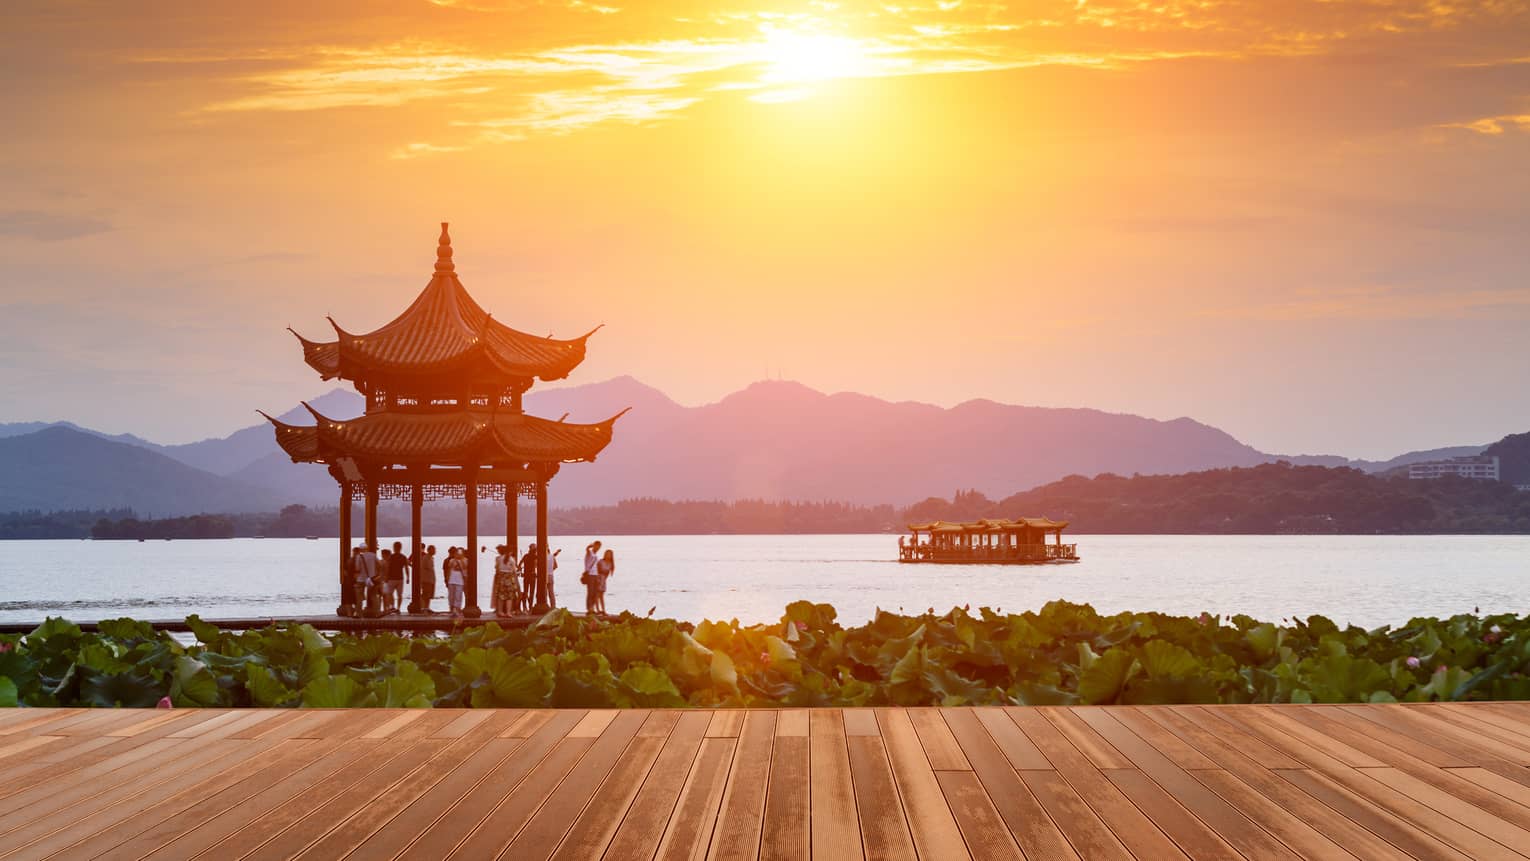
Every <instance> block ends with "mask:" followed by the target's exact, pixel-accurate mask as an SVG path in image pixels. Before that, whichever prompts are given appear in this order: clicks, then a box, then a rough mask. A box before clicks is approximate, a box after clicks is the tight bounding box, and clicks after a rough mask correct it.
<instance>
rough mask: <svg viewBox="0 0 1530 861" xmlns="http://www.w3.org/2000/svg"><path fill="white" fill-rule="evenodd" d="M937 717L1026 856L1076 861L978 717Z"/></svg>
mask: <svg viewBox="0 0 1530 861" xmlns="http://www.w3.org/2000/svg"><path fill="white" fill-rule="evenodd" d="M937 714H939V715H941V716H942V717H943V718H944V722H945V723H946V724H947V725H948V727H949V731H950V733H951V734H952V737H953V738H954V739H955V741H956V742H957V743H958V744H959V745H960V746H961V751H962V753H963V754H964V756H963V759H964V760H965V761H967V762H970V763H972V769H973V771H974V772H975V773H976V774H977V777H978V782H979V784H980V785H981V786H982V787H983V790H984V791H985V792H987V793H988V797H989V799H990V800H991V802H992V804H993V806H994V809H995V810H997V811H998V814H999V818H1001V819H1002V820H1004V824H1005V825H1006V826H1008V827H1009V830H1010V833H1011V834H1012V835H1013V836H1014V838H1015V842H1016V843H1017V844H1019V846H1020V850H1021V851H1022V852H1024V853H1025V857H1026V858H1030V859H1069V861H1076V859H1077V858H1078V854H1077V853H1075V852H1074V851H1073V847H1072V846H1070V845H1069V843H1068V839H1067V838H1066V837H1064V836H1063V833H1062V831H1061V830H1059V829H1058V827H1057V825H1056V823H1054V822H1053V821H1052V819H1051V817H1050V816H1048V815H1047V811H1046V808H1044V807H1042V806H1041V802H1040V801H1037V800H1036V796H1035V795H1033V794H1031V790H1030V788H1029V787H1027V786H1026V784H1025V782H1024V781H1022V780H1021V779H1020V776H1019V775H1018V774H1016V773H1015V770H1014V769H1013V768H1010V767H1009V761H1008V760H1007V759H1006V758H1005V757H1004V754H1003V753H1002V752H1000V750H999V746H998V745H997V744H995V743H994V741H993V737H992V736H990V735H989V734H988V730H986V729H984V728H983V724H982V723H980V722H979V721H978V719H977V716H976V715H974V714H972V713H971V712H969V711H966V710H964V709H949V710H944V711H942V712H937ZM970 842H971V841H970V840H969V844H970ZM1123 854H1124V853H1123Z"/></svg>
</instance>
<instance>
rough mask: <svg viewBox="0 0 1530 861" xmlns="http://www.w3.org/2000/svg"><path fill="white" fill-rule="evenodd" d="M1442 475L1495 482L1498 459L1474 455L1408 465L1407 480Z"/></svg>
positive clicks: (1422, 461)
mask: <svg viewBox="0 0 1530 861" xmlns="http://www.w3.org/2000/svg"><path fill="white" fill-rule="evenodd" d="M1442 475H1459V476H1461V477H1462V478H1480V479H1483V480H1486V481H1497V480H1498V458H1497V457H1496V456H1495V457H1487V456H1485V455H1476V456H1473V457H1453V458H1450V459H1448V460H1421V461H1419V462H1418V463H1410V464H1408V477H1409V478H1439V477H1440V476H1442Z"/></svg>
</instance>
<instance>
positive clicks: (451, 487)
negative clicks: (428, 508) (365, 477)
mask: <svg viewBox="0 0 1530 861" xmlns="http://www.w3.org/2000/svg"><path fill="white" fill-rule="evenodd" d="M509 486H513V487H514V488H515V495H516V496H517V497H519V498H521V499H536V498H537V486H536V484H535V483H532V482H517V483H515V484H514V485H506V484H503V483H499V484H480V485H478V499H479V501H486V500H489V501H494V502H504V501H505V491H506V488H507V487H509ZM420 495H421V497H422V498H423V499H424V501H425V502H436V501H437V500H441V499H466V498H467V488H466V487H464V486H463V485H461V484H426V485H422V486H421V487H420ZM377 498H378V499H401V500H403V501H405V502H408V501H409V500H410V499H413V498H414V489H413V485H409V484H380V485H378V486H377Z"/></svg>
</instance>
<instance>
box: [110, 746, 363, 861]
mask: <svg viewBox="0 0 1530 861" xmlns="http://www.w3.org/2000/svg"><path fill="white" fill-rule="evenodd" d="M286 741H288V743H289V745H290V752H289V753H288V754H287V755H286V756H282V757H275V758H270V759H263V760H262V763H261V765H260V767H259V768H257V769H255V770H254V771H253V772H252V773H251V774H250V775H249V776H248V777H246V778H244V779H242V780H239V781H238V782H237V783H235V784H234V785H233V786H231V787H229V788H227V789H224V790H222V791H220V792H216V793H206V792H198V793H197V795H199V796H201V797H197V798H193V799H192V803H191V804H190V805H189V806H186V807H183V808H181V809H180V810H179V811H176V812H172V811H170V810H162V811H157V812H156V813H155V814H154V815H153V818H148V817H145V818H143V820H142V821H141V822H139V823H136V824H138V825H140V826H141V828H140V829H139V830H138V831H137V832H136V833H130V832H119V833H118V834H117V835H115V836H117V837H118V840H117V841H116V842H115V844H114V845H113V846H112V847H111V848H109V849H106V850H105V851H102V852H101V853H100V854H98V855H95V856H86V857H95V858H99V859H102V861H128V859H135V858H143V857H145V856H147V855H150V854H151V853H153V852H156V851H158V850H159V849H160V848H161V847H164V846H165V845H167V844H169V843H171V842H173V841H174V840H176V839H177V838H178V837H180V836H182V835H185V834H187V833H188V832H190V831H192V830H193V829H195V828H197V827H199V826H201V825H202V824H204V823H207V822H210V821H212V820H213V819H214V818H217V817H219V816H222V815H224V814H225V813H228V812H229V811H231V810H232V808H234V807H236V806H238V805H240V804H243V803H246V802H248V801H249V799H251V798H253V797H254V796H256V795H257V794H259V793H260V792H262V791H264V790H266V789H269V788H271V787H273V786H275V785H277V784H278V783H281V782H286V781H289V780H294V779H296V777H297V775H299V774H302V773H303V772H304V771H305V770H306V769H308V768H311V767H312V764H313V763H318V762H323V761H324V760H325V759H327V758H328V757H330V756H332V755H334V753H335V751H336V750H337V749H338V748H339V747H340V746H341V744H343V742H340V741H339V740H320V739H296V740H286ZM82 848H83V847H82Z"/></svg>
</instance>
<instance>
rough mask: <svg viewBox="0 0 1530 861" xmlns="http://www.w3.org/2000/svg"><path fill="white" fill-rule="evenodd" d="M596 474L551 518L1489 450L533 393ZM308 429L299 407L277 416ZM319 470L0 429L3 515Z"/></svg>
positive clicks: (327, 404)
mask: <svg viewBox="0 0 1530 861" xmlns="http://www.w3.org/2000/svg"><path fill="white" fill-rule="evenodd" d="M311 403H313V405H314V407H315V408H316V409H318V410H319V411H320V412H322V413H324V414H325V415H329V416H332V417H335V418H348V417H352V416H355V415H358V414H359V413H360V412H361V410H362V399H361V397H360V396H359V395H357V394H356V393H354V392H351V391H348V390H342V389H336V390H334V391H331V392H329V393H328V394H326V395H324V396H323V397H321V398H318V399H316V400H314V401H312V402H311ZM626 407H632V412H631V413H630V414H628V415H627V416H626V417H624V418H623V419H622V420H621V421H620V422H618V424H617V430H616V437H615V441H614V442H612V444H611V446H610V447H609V448H608V449H607V450H606V452H605V453H603V454H602V455H601V457H600V460H599V462H597V463H595V464H574V465H569V466H565V467H564V468H563V470H562V472H561V473H560V474H559V476H558V479H557V481H556V482H555V484H554V494H553V503H554V504H555V505H557V506H560V507H570V506H579V505H601V504H607V503H612V502H616V501H618V500H621V499H632V498H662V499H675V500H679V499H709V500H710V499H719V500H735V499H783V500H838V501H845V502H852V503H858V504H878V503H893V504H898V505H903V504H907V503H911V502H914V501H917V500H920V499H923V498H925V497H928V496H932V495H944V494H949V493H951V492H952V491H954V490H957V489H966V488H971V489H976V490H979V491H982V492H983V493H985V494H988V495H990V496H992V497H995V498H1002V497H1005V496H1009V495H1010V494H1013V493H1015V492H1016V491H1019V490H1024V489H1027V488H1031V487H1036V486H1038V485H1041V484H1044V483H1046V482H1050V481H1055V480H1057V479H1059V478H1062V477H1064V476H1067V475H1072V474H1080V475H1087V476H1093V475H1096V474H1099V473H1107V472H1108V473H1117V474H1121V475H1132V474H1137V473H1140V474H1144V475H1151V474H1169V473H1183V472H1192V471H1196V470H1203V469H1213V468H1219V467H1234V466H1253V465H1256V464H1260V463H1269V462H1272V461H1276V460H1288V461H1291V462H1292V463H1296V464H1299V465H1318V466H1352V467H1355V468H1358V469H1363V470H1366V471H1370V472H1379V471H1385V470H1388V469H1394V468H1396V467H1398V466H1403V465H1406V464H1407V463H1410V462H1413V461H1418V460H1425V459H1430V458H1434V457H1444V456H1456V455H1463V454H1475V453H1478V452H1481V451H1482V450H1483V449H1484V446H1457V447H1452V448H1444V449H1433V450H1429V451H1420V452H1409V453H1407V454H1404V455H1400V456H1398V457H1396V458H1393V459H1391V460H1388V461H1379V462H1376V461H1352V460H1348V459H1346V458H1341V457H1329V456H1309V455H1301V456H1282V455H1273V454H1267V453H1264V452H1260V451H1258V450H1256V449H1254V448H1252V447H1251V446H1248V445H1245V444H1243V443H1241V442H1239V441H1238V440H1236V439H1234V438H1233V437H1232V436H1230V435H1229V434H1227V433H1225V432H1223V431H1221V430H1218V429H1217V428H1214V427H1211V426H1209V425H1205V424H1202V423H1200V422H1197V421H1193V420H1191V419H1188V418H1179V419H1174V420H1172V421H1158V420H1155V419H1147V418H1142V417H1140V416H1133V415H1125V414H1118V413H1107V412H1102V411H1099V410H1090V409H1058V408H1050V407H1025V406H1012V405H1006V404H1000V403H995V402H993V401H988V400H973V401H968V402H966V403H963V404H959V405H957V406H955V407H951V408H943V407H937V406H932V405H929V404H921V403H912V402H901V403H894V402H889V401H885V400H880V399H878V398H873V397H868V396H866V395H859V394H852V393H839V394H833V395H829V394H824V393H822V392H818V391H814V390H813V389H810V388H808V387H806V386H803V385H800V384H798V383H791V382H761V383H755V384H754V385H751V386H749V387H748V388H746V389H744V390H742V391H739V392H735V393H734V394H731V395H729V396H727V397H725V398H723V399H722V400H721V401H718V402H716V403H712V404H706V405H703V406H697V407H687V406H682V405H680V404H678V403H676V402H674V401H673V400H671V399H670V398H669V397H667V396H666V395H664V394H663V393H662V392H660V391H658V390H657V389H654V388H652V387H650V386H646V385H644V384H642V383H640V382H638V381H637V380H634V379H632V378H631V377H619V378H616V379H613V380H607V381H605V382H601V383H593V384H589V385H583V386H573V387H568V388H561V389H544V390H540V391H533V392H532V393H531V394H529V395H528V396H527V398H526V408H527V409H528V410H529V411H532V412H535V413H537V414H539V415H543V416H547V417H549V418H557V417H558V416H560V415H563V414H565V413H566V414H568V415H569V417H570V420H572V421H596V420H599V419H603V418H605V417H607V416H610V415H613V414H614V413H616V412H618V411H620V410H622V409H624V408H626ZM282 418H283V419H284V420H289V421H292V422H295V423H299V424H306V423H309V422H310V421H311V419H310V418H309V416H308V414H307V412H306V411H304V410H303V409H302V408H301V407H294V408H293V409H292V410H290V411H288V412H287V413H286V414H284V415H283V416H282ZM335 499H336V489H335V485H334V482H333V481H332V480H331V479H330V477H329V475H328V474H327V473H326V471H325V470H324V469H323V468H322V467H319V466H313V465H308V464H294V463H292V462H291V461H290V460H288V458H287V457H286V455H285V454H283V453H282V452H281V451H280V450H279V449H278V448H277V447H276V443H275V440H274V438H273V436H272V433H271V430H270V428H269V426H267V425H265V424H264V423H262V424H258V425H253V426H251V427H247V428H243V429H241V430H238V431H235V432H234V433H232V434H230V435H229V436H226V437H222V438H218V439H207V440H203V441H201V442H195V443H188V444H184V445H168V446H167V445H159V444H156V443H153V442H149V441H147V440H143V439H140V438H138V437H136V436H132V435H115V436H114V435H108V434H104V433H100V432H97V431H93V430H90V429H88V428H81V427H78V426H76V425H73V424H71V423H67V422H58V423H39V422H25V423H17V424H9V425H0V511H16V510H23V509H42V510H59V509H71V508H109V507H118V506H126V507H131V508H133V509H135V510H136V511H138V512H139V513H140V514H141V515H146V514H150V513H152V514H154V515H156V516H174V515H183V514H193V513H200V512H212V511H220V512H245V511H271V510H275V509H276V508H279V507H280V506H281V505H283V504H287V503H292V502H299V503H304V504H309V505H333V504H334V503H335Z"/></svg>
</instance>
